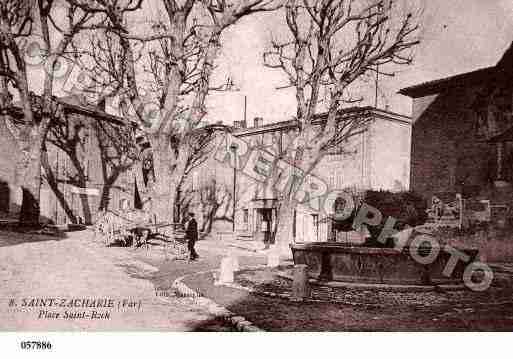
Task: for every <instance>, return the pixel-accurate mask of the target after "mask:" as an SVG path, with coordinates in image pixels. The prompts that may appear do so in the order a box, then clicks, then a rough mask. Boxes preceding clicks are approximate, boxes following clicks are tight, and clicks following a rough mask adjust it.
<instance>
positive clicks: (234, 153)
mask: <svg viewBox="0 0 513 359" xmlns="http://www.w3.org/2000/svg"><path fill="white" fill-rule="evenodd" d="M230 150H232V152H233V216H232V220H233V226H232V231H233V233H235V208H236V203H237V198H236V195H237V194H236V190H237V145H235V144H232V145H231V146H230Z"/></svg>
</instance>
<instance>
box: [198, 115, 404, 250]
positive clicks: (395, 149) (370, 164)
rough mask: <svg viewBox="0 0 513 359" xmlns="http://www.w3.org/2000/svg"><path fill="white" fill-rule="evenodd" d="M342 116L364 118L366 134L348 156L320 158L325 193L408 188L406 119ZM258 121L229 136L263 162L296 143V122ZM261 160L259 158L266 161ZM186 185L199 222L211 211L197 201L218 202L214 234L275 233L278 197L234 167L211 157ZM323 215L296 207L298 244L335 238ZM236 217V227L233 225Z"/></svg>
mask: <svg viewBox="0 0 513 359" xmlns="http://www.w3.org/2000/svg"><path fill="white" fill-rule="evenodd" d="M342 116H368V117H369V122H368V123H367V125H366V128H365V131H362V132H361V133H359V134H358V135H356V136H354V137H352V138H351V140H350V141H349V143H348V144H345V145H344V149H345V150H347V152H348V153H347V154H344V155H340V154H334V155H328V156H326V157H324V158H323V159H322V160H321V162H320V163H319V164H318V166H317V167H316V169H315V171H314V173H313V175H314V176H316V177H317V178H319V179H321V180H322V181H323V182H324V183H325V184H326V185H327V187H328V189H329V190H334V189H338V190H345V189H353V190H355V191H364V190H368V189H383V190H391V191H401V190H408V189H409V178H410V168H409V166H410V136H411V122H410V118H408V117H406V116H402V115H399V114H396V113H392V112H390V111H384V110H379V109H375V108H371V107H363V108H351V109H347V110H345V111H343V112H341V118H342ZM316 121H317V122H316V123H317V124H318V125H319V126H321V125H322V124H323V123H325V115H320V116H318V118H317V120H316ZM262 122H263V120H262V119H261V118H257V119H255V120H254V123H253V124H252V125H253V126H251V127H248V126H246V124H245V123H243V122H242V123H238V124H236V125H237V127H236V128H235V129H234V130H233V133H232V135H234V136H236V137H237V138H238V139H240V140H243V141H244V142H245V143H247V145H248V147H249V148H252V149H256V151H257V153H259V154H260V155H262V156H261V157H262V158H264V157H265V158H267V160H269V159H270V158H276V157H280V156H282V155H284V150H285V149H286V148H287V147H288V145H289V144H290V141H292V140H293V139H294V133H295V132H296V131H297V127H296V126H297V125H296V123H295V122H294V121H283V122H278V123H272V124H266V125H264V124H263V123H262ZM213 157H215V156H213ZM262 158H260V160H263V161H264V162H265V161H266V160H265V159H262ZM190 182H191V183H190V184H189V185H190V186H191V187H192V188H193V189H194V193H196V199H195V200H194V204H193V208H195V211H196V212H198V213H197V217H198V218H199V219H200V222H201V221H202V219H203V217H204V213H203V209H204V208H209V209H212V204H207V205H205V203H202V200H201V197H202V198H208V199H207V202H209V201H210V202H215V203H216V206H217V208H216V209H215V213H214V215H213V217H214V220H215V223H214V231H216V230H217V231H222V232H227V233H233V230H234V229H235V233H236V234H237V236H238V237H239V238H247V239H251V238H253V239H256V240H262V239H263V238H264V237H265V236H266V235H269V233H271V232H272V231H274V230H275V223H276V210H277V209H276V208H277V200H278V197H279V195H280V194H279V193H276V190H273V189H272V188H270V187H269V186H265V185H263V184H262V183H261V182H259V181H256V180H255V179H254V178H251V177H249V176H247V175H245V174H244V171H239V170H237V171H234V169H233V167H230V166H229V165H227V164H226V163H222V162H219V161H218V160H216V159H215V158H212V159H210V160H209V161H208V162H207V163H206V164H204V165H203V166H202V167H201V168H200V169H198V170H197V171H196V172H195V173H194V174H193V175H192V178H191V181H190ZM234 182H235V183H236V185H235V186H234ZM209 186H210V189H211V190H210V192H209V193H211V194H212V193H215V194H214V195H213V196H210V197H208V196H207V197H205V196H201V195H199V194H200V193H204V192H205V188H207V187H209ZM212 186H215V188H212ZM234 194H235V206H234V201H233V198H234ZM234 208H235V216H234V215H233V213H234ZM323 216H324V215H323V214H322V213H321V212H319V211H316V210H312V209H311V208H307V207H302V206H299V207H298V208H297V211H296V216H295V221H294V231H293V232H294V235H295V237H296V240H297V241H312V240H327V238H328V237H329V236H332V235H334V233H333V228H332V226H331V221H330V220H328V218H325V217H323ZM206 217H208V216H206ZM234 217H235V225H233V221H232V219H233V218H234ZM205 220H208V218H205ZM200 226H201V223H200Z"/></svg>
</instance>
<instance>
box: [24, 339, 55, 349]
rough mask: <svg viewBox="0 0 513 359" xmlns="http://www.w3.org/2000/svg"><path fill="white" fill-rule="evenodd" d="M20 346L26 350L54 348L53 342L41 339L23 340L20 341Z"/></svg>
mask: <svg viewBox="0 0 513 359" xmlns="http://www.w3.org/2000/svg"><path fill="white" fill-rule="evenodd" d="M20 347H21V349H24V350H47V349H52V343H50V342H40V341H22V342H21V343H20Z"/></svg>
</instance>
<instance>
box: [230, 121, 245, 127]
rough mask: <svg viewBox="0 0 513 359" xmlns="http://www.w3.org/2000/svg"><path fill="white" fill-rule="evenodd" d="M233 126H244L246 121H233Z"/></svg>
mask: <svg viewBox="0 0 513 359" xmlns="http://www.w3.org/2000/svg"><path fill="white" fill-rule="evenodd" d="M233 127H235V128H246V121H233Z"/></svg>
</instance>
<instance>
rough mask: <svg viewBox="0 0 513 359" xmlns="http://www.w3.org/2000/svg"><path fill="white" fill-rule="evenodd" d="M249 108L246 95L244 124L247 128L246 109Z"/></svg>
mask: <svg viewBox="0 0 513 359" xmlns="http://www.w3.org/2000/svg"><path fill="white" fill-rule="evenodd" d="M247 108H248V96H246V95H244V124H245V125H246V126H247V122H246V109H247Z"/></svg>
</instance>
